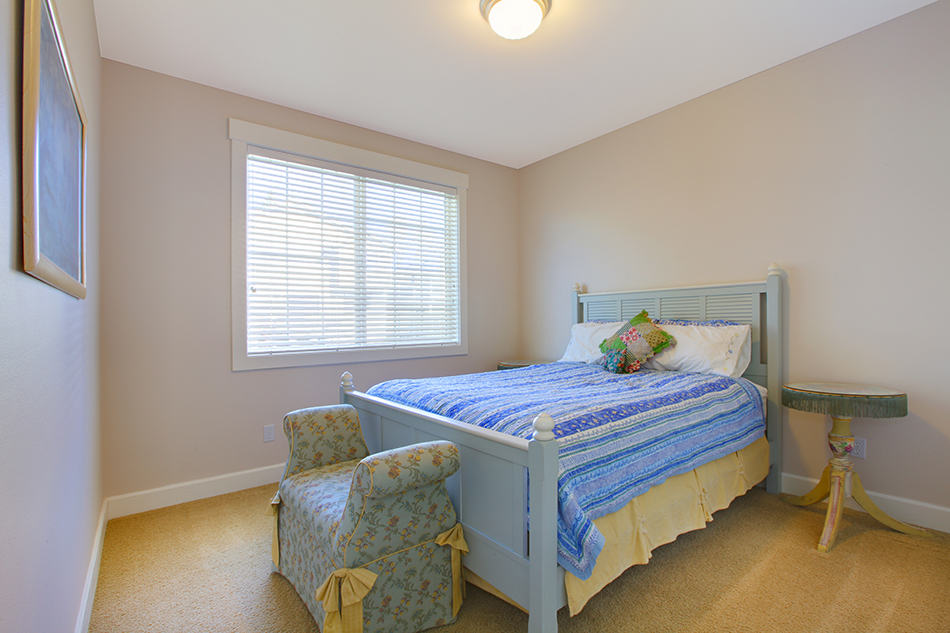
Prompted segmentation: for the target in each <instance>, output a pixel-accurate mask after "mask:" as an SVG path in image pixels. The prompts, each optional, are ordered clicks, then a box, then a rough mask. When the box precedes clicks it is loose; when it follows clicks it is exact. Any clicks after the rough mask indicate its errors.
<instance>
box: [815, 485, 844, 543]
mask: <svg viewBox="0 0 950 633" xmlns="http://www.w3.org/2000/svg"><path fill="white" fill-rule="evenodd" d="M847 478H848V471H846V470H838V469H832V471H831V495H830V496H829V497H828V512H827V513H826V514H825V527H824V528H822V530H821V538H820V539H818V551H819V552H827V551H828V550H829V549H831V546H832V545H834V544H835V537H836V536H838V524H839V523H841V511H842V510H844V502H845V498H846V496H847V495H846V493H845V480H846V479H847Z"/></svg>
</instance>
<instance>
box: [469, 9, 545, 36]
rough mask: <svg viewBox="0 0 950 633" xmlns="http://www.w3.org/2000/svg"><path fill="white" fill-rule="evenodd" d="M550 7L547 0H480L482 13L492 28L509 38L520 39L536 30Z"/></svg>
mask: <svg viewBox="0 0 950 633" xmlns="http://www.w3.org/2000/svg"><path fill="white" fill-rule="evenodd" d="M549 7H550V2H549V0H495V1H494V2H492V1H491V0H488V1H486V0H482V3H481V10H482V15H484V16H485V19H486V20H488V24H489V25H490V26H491V28H492V30H493V31H494V32H495V33H497V34H498V35H500V36H502V37H503V38H505V39H509V40H520V39H522V38H525V37H528V36H529V35H531V34H532V33H534V32H535V31H537V30H538V27H539V26H541V20H543V19H544V16H545V14H546V13H547V12H548V8H549Z"/></svg>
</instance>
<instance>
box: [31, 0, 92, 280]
mask: <svg viewBox="0 0 950 633" xmlns="http://www.w3.org/2000/svg"><path fill="white" fill-rule="evenodd" d="M40 4H41V5H42V6H41V15H42V17H41V20H40V64H39V66H40V71H39V107H38V108H37V126H36V130H37V143H36V145H37V163H36V166H37V176H38V179H37V180H38V182H37V185H38V187H37V194H38V195H37V206H38V219H39V226H38V229H39V235H40V240H41V241H40V251H41V252H42V254H43V255H45V256H46V257H47V258H49V259H50V261H52V262H53V263H54V264H56V265H57V266H58V267H59V268H61V269H62V270H63V272H65V273H66V274H68V275H69V276H70V277H72V278H74V279H77V280H81V279H82V226H81V224H82V214H81V205H82V176H83V173H82V167H83V164H82V163H83V161H82V159H83V156H82V134H83V129H82V119H81V118H80V116H79V111H78V110H77V108H76V101H75V99H74V98H73V91H72V87H71V86H70V83H69V77H68V75H67V73H66V67H65V66H64V64H63V59H62V57H61V56H60V51H59V47H58V46H57V40H56V34H55V33H54V30H53V23H52V20H51V17H50V13H49V7H48V6H47V4H46V3H45V2H41V3H40Z"/></svg>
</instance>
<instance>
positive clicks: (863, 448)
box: [851, 437, 868, 459]
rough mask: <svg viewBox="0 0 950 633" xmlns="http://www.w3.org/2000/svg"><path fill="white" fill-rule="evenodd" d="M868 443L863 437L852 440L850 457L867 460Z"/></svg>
mask: <svg viewBox="0 0 950 633" xmlns="http://www.w3.org/2000/svg"><path fill="white" fill-rule="evenodd" d="M867 456H868V441H867V440H866V439H864V438H863V437H856V438H854V449H853V450H852V451H851V457H854V458H857V459H867Z"/></svg>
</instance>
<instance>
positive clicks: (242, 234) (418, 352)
mask: <svg viewBox="0 0 950 633" xmlns="http://www.w3.org/2000/svg"><path fill="white" fill-rule="evenodd" d="M228 138H229V139H230V140H231V367H232V369H233V370H234V371H245V370H251V369H271V368H278V367H306V366H311V365H338V364H342V363H347V364H349V363H359V362H374V361H386V360H404V359H414V358H431V357H436V356H459V355H464V354H468V309H467V305H468V283H467V279H468V277H467V265H466V262H467V257H466V247H465V244H466V239H465V225H466V222H465V217H466V206H467V205H466V198H467V192H468V174H464V173H461V172H457V171H452V170H450V169H444V168H442V167H436V166H434V165H427V164H425V163H417V162H415V161H411V160H407V159H404V158H398V157H396V156H389V155H387V154H380V153H377V152H372V151H369V150H365V149H359V148H356V147H350V146H348V145H341V144H339V143H333V142H331V141H326V140H323V139H318V138H313V137H310V136H305V135H303V134H297V133H294V132H288V131H286V130H278V129H275V128H271V127H267V126H264V125H259V124H257V123H250V122H248V121H242V120H239V119H228ZM249 145H250V146H254V147H261V148H265V149H271V150H275V151H278V152H284V153H287V154H295V155H298V156H300V157H302V158H305V159H306V158H310V159H318V160H324V161H330V162H334V163H340V164H343V165H348V166H350V167H358V168H362V169H368V170H371V171H375V172H380V173H381V174H384V175H389V176H395V177H403V178H412V179H415V180H422V181H425V182H429V183H434V184H439V185H444V186H448V187H454V188H455V189H456V190H457V191H458V218H459V250H458V253H459V329H460V342H459V344H458V345H437V346H432V345H428V346H424V345H419V346H400V347H393V348H385V349H381V348H375V349H365V350H362V349H357V350H342V351H336V350H334V351H326V352H282V353H272V354H253V355H249V354H248V353H247V154H248V146H249Z"/></svg>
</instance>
